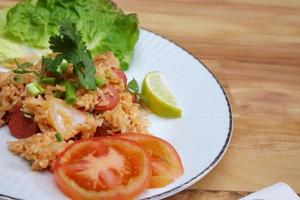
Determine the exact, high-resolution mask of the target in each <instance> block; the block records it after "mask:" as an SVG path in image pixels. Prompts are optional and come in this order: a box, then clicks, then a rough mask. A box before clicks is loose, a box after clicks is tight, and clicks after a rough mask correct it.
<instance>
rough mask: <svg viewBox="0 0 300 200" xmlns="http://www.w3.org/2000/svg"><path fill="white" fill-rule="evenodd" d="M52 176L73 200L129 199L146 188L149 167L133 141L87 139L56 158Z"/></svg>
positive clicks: (145, 155)
mask: <svg viewBox="0 0 300 200" xmlns="http://www.w3.org/2000/svg"><path fill="white" fill-rule="evenodd" d="M54 175H55V180H56V182H57V184H58V186H59V187H60V189H61V190H62V191H63V192H64V193H65V194H66V195H67V196H69V197H71V198H72V199H75V200H77V199H78V200H79V199H80V200H85V199H88V200H96V199H97V200H99V199H105V200H111V199H116V200H117V199H118V200H119V199H122V200H123V199H132V198H134V197H135V196H137V195H138V194H140V193H142V192H143V191H144V190H145V189H146V188H147V187H148V186H149V180H150V176H151V164H150V159H149V157H148V155H147V153H146V151H145V150H144V149H143V148H141V147H140V146H139V145H138V144H137V143H135V142H133V141H130V140H127V139H122V138H112V137H102V138H101V137H99V138H89V139H85V140H80V141H77V142H75V143H73V144H72V145H70V146H68V147H67V148H66V150H65V151H64V152H62V153H61V154H60V155H59V156H58V158H57V160H56V162H55V166H54Z"/></svg>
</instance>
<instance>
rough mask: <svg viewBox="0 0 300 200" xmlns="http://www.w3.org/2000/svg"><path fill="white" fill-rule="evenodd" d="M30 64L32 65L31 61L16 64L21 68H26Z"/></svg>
mask: <svg viewBox="0 0 300 200" xmlns="http://www.w3.org/2000/svg"><path fill="white" fill-rule="evenodd" d="M31 66H33V64H32V63H31V62H25V63H22V64H20V65H18V67H19V68H22V69H24V68H27V67H31Z"/></svg>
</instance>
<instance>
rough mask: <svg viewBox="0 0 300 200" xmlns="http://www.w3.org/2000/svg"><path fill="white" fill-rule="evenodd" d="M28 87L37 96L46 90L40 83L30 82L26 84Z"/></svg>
mask: <svg viewBox="0 0 300 200" xmlns="http://www.w3.org/2000/svg"><path fill="white" fill-rule="evenodd" d="M26 89H27V90H28V92H30V93H31V94H32V95H33V96H37V95H39V94H43V93H44V92H45V90H44V89H43V88H42V86H40V85H39V84H38V83H29V84H27V85H26Z"/></svg>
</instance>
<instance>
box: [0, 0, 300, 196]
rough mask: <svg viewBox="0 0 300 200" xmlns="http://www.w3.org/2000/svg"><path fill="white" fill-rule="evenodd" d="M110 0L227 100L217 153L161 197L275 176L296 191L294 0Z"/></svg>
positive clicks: (298, 49)
mask: <svg viewBox="0 0 300 200" xmlns="http://www.w3.org/2000/svg"><path fill="white" fill-rule="evenodd" d="M13 2H14V1H0V6H1V5H8V4H11V3H13ZM115 2H116V3H117V4H118V5H119V6H120V7H121V8H122V9H124V10H125V12H127V13H129V12H134V13H137V14H138V16H139V18H140V25H141V26H142V27H145V28H148V29H150V30H153V31H155V32H157V33H160V34H162V35H164V36H166V37H168V38H169V39H171V40H173V41H175V42H176V43H178V44H180V45H181V46H183V47H184V48H186V49H188V50H189V51H190V52H192V53H193V54H194V55H196V56H197V57H198V58H200V59H201V60H202V61H204V62H205V63H206V65H207V66H208V67H209V68H210V69H211V70H212V71H213V72H214V73H215V74H216V76H217V77H218V78H219V80H220V81H221V83H222V84H223V85H224V87H225V89H226V92H227V93H228V95H229V97H230V100H231V103H232V106H233V112H234V132H233V138H232V142H231V144H230V146H229V149H228V151H227V153H226V155H225V156H224V158H223V160H222V161H221V162H220V163H219V164H218V166H217V167H216V168H215V169H214V170H213V171H212V172H211V173H210V174H209V175H207V176H206V177H205V178H204V179H202V180H201V181H199V182H198V183H196V184H195V185H193V186H192V187H190V188H188V189H187V190H185V191H183V192H181V193H179V194H177V195H175V196H173V197H171V198H169V199H170V200H177V199H183V200H184V199H189V200H196V199H197V200H198V199H238V198H240V197H242V196H244V195H246V194H248V193H249V192H253V191H256V190H258V189H261V188H263V187H266V186H269V185H272V184H274V183H276V182H279V181H282V182H286V183H287V184H289V185H290V186H291V187H292V188H293V189H294V190H295V191H296V192H297V193H300V1H299V0H226V1H225V0H223V1H222V0H115Z"/></svg>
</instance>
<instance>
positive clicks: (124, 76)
mask: <svg viewBox="0 0 300 200" xmlns="http://www.w3.org/2000/svg"><path fill="white" fill-rule="evenodd" d="M111 69H112V71H113V72H115V74H116V75H117V76H118V77H119V78H120V79H122V80H123V82H124V85H125V86H126V84H127V77H126V75H125V73H124V71H123V70H121V69H120V68H116V67H112V68H111Z"/></svg>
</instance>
